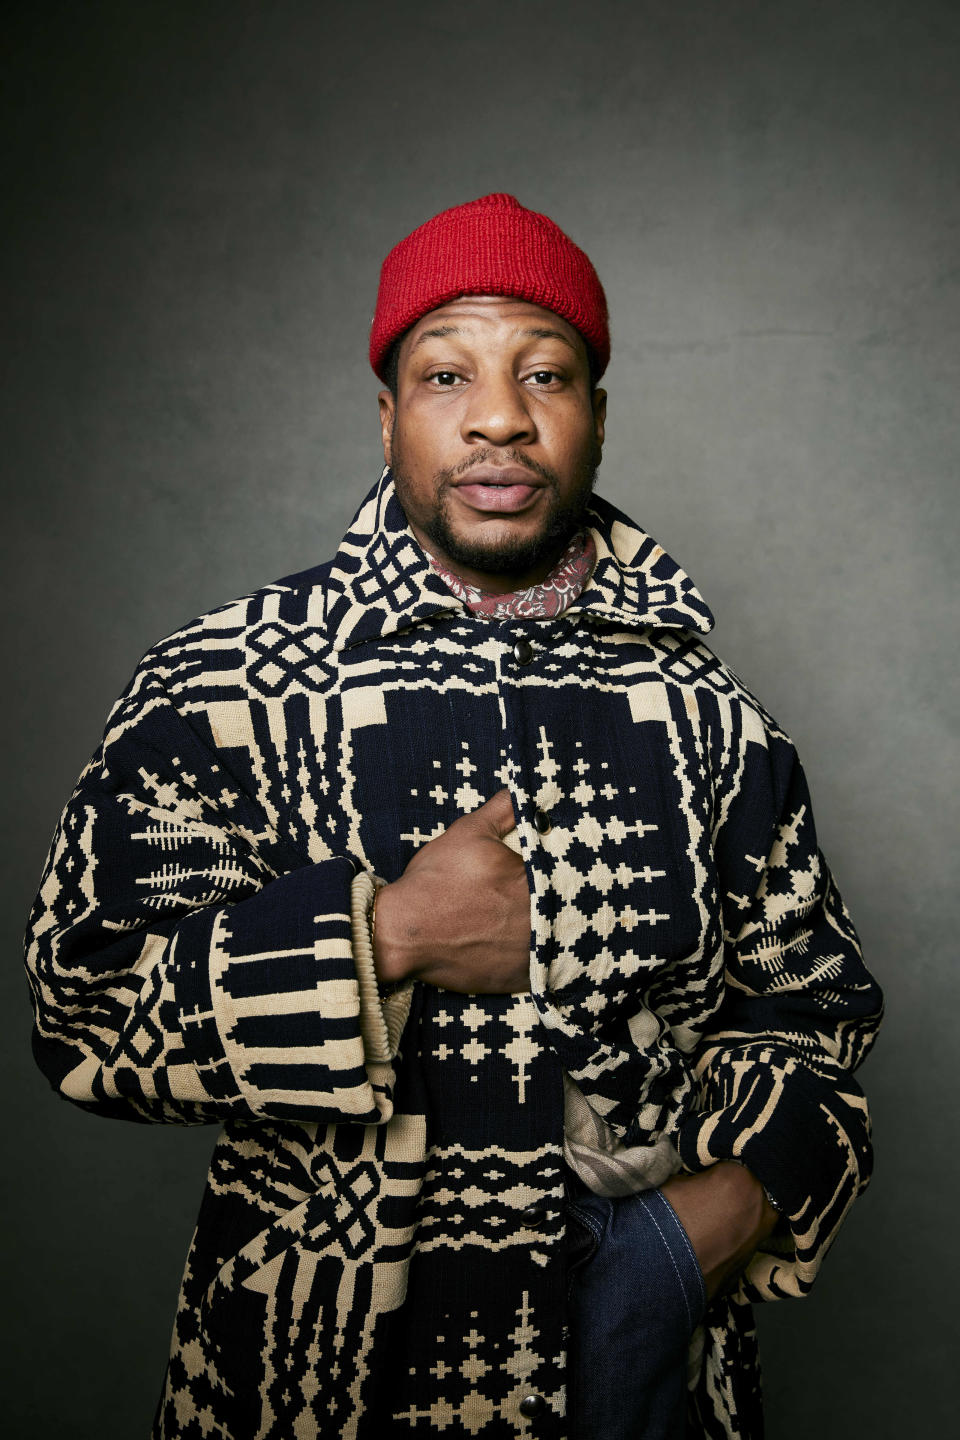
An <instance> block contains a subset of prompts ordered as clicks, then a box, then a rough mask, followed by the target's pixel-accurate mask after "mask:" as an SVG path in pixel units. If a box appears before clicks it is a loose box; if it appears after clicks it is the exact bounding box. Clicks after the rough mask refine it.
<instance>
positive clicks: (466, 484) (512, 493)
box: [450, 465, 544, 515]
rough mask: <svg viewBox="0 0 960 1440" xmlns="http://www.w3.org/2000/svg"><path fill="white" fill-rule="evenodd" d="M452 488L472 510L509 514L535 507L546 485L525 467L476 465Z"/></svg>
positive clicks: (452, 485) (457, 480)
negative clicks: (531, 506)
mask: <svg viewBox="0 0 960 1440" xmlns="http://www.w3.org/2000/svg"><path fill="white" fill-rule="evenodd" d="M450 488H451V489H453V490H455V491H456V492H457V498H458V499H459V500H462V501H463V502H464V503H465V504H467V505H468V506H469V507H470V508H471V509H472V510H481V511H487V512H494V513H497V514H508V515H509V514H514V513H516V512H518V511H520V510H525V509H526V508H527V506H528V505H530V504H532V503H533V502H534V501H535V500H536V498H537V494H538V492H539V491H540V490H542V489H544V483H543V481H542V480H541V479H540V477H539V476H538V475H535V474H533V472H532V471H530V470H527V469H525V468H524V467H523V466H522V465H505V466H502V467H501V466H496V465H476V466H473V467H471V469H470V470H468V471H467V472H466V474H465V475H462V476H460V477H459V478H458V479H456V480H454V481H452V482H451V487H450Z"/></svg>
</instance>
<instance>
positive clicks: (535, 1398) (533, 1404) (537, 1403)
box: [520, 1395, 546, 1415]
mask: <svg viewBox="0 0 960 1440" xmlns="http://www.w3.org/2000/svg"><path fill="white" fill-rule="evenodd" d="M545 1405H546V1401H545V1400H544V1398H543V1396H542V1395H524V1397H523V1399H522V1400H521V1401H520V1414H521V1415H539V1414H540V1411H541V1410H542V1409H543V1408H544V1406H545Z"/></svg>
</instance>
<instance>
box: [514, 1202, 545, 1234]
mask: <svg viewBox="0 0 960 1440" xmlns="http://www.w3.org/2000/svg"><path fill="white" fill-rule="evenodd" d="M520 1218H521V1220H522V1221H523V1223H524V1224H525V1225H526V1226H527V1228H528V1229H529V1230H539V1229H540V1226H541V1225H542V1224H543V1222H544V1220H546V1218H547V1202H546V1200H534V1201H532V1202H531V1204H529V1205H524V1207H523V1209H522V1210H521V1211H520Z"/></svg>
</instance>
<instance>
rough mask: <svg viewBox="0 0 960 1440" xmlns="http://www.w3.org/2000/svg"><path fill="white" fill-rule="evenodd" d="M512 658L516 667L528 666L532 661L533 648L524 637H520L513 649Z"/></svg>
mask: <svg viewBox="0 0 960 1440" xmlns="http://www.w3.org/2000/svg"><path fill="white" fill-rule="evenodd" d="M513 658H514V660H516V662H517V664H518V665H529V664H530V661H531V660H532V659H533V646H532V645H531V644H530V641H529V640H528V639H527V637H526V636H525V635H521V636H520V639H519V640H517V641H516V642H515V644H514V647H513Z"/></svg>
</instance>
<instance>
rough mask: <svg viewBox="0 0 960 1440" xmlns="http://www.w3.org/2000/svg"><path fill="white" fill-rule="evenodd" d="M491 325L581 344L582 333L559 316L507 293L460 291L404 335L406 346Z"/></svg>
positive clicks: (490, 326) (577, 345)
mask: <svg viewBox="0 0 960 1440" xmlns="http://www.w3.org/2000/svg"><path fill="white" fill-rule="evenodd" d="M493 327H501V328H503V329H505V330H514V331H516V332H517V334H519V335H529V336H531V337H536V336H539V337H541V338H543V339H547V338H550V337H555V338H556V339H559V340H563V341H565V342H566V343H567V344H568V345H570V346H572V347H573V348H574V349H576V350H579V349H580V347H581V346H583V343H584V342H583V337H582V336H581V335H580V334H579V332H578V331H577V330H575V329H574V327H573V326H572V325H571V324H570V323H569V322H568V321H566V320H564V319H563V317H562V316H560V315H557V314H556V313H555V312H554V311H553V310H546V309H544V307H543V306H542V305H534V304H533V303H532V302H531V301H529V300H517V299H515V298H514V297H513V296H509V295H462V296H459V297H458V298H457V299H456V300H448V301H446V302H445V303H444V304H443V305H438V306H437V308H436V309H435V310H430V311H428V312H427V314H426V315H423V316H421V318H420V319H419V320H418V321H417V322H416V324H415V325H413V326H411V328H410V330H409V331H408V332H407V335H406V336H405V337H404V338H405V341H406V342H407V348H408V349H409V348H410V346H412V345H416V344H418V343H419V341H421V340H425V339H428V338H429V337H430V336H432V335H440V334H441V333H442V334H446V335H453V334H463V335H465V336H469V335H470V334H471V333H472V332H473V333H477V334H480V333H483V332H484V331H488V330H490V329H492V328H493Z"/></svg>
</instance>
